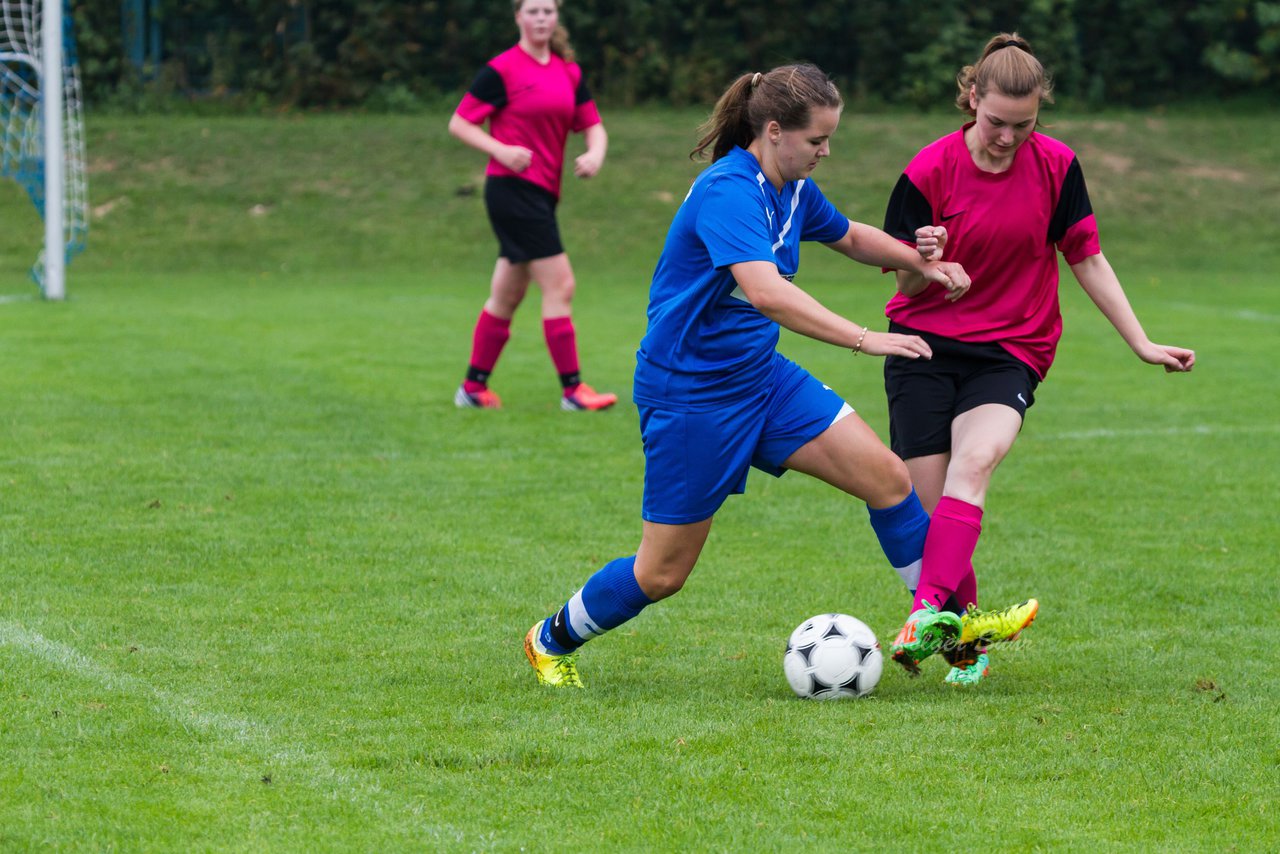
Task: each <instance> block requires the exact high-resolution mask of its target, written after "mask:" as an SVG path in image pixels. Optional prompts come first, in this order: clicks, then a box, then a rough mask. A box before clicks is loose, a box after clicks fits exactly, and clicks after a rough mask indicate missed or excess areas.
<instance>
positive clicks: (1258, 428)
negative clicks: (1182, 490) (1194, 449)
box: [1027, 424, 1280, 442]
mask: <svg viewBox="0 0 1280 854" xmlns="http://www.w3.org/2000/svg"><path fill="white" fill-rule="evenodd" d="M1238 433H1280V424H1240V425H1232V426H1226V425H1221V424H1187V425H1184V426H1181V427H1133V428H1121V429H1116V428H1111V427H1098V428H1096V429H1093V430H1067V431H1065V432H1062V433H1033V434H1031V435H1029V436H1028V437H1027V438H1029V439H1035V440H1039V441H1045V442H1060V441H1072V440H1087V439H1128V438H1138V437H1141V436H1227V435H1232V434H1238Z"/></svg>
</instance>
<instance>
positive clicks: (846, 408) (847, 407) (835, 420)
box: [827, 403, 853, 428]
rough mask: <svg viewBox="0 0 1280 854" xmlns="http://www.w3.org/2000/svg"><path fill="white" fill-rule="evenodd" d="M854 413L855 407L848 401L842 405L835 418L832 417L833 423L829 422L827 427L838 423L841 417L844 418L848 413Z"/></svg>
mask: <svg viewBox="0 0 1280 854" xmlns="http://www.w3.org/2000/svg"><path fill="white" fill-rule="evenodd" d="M852 414H853V407H852V406H850V405H849V404H848V403H846V404H845V405H844V406H842V407H840V411H839V412H837V413H836V417H835V418H832V419H831V423H830V424H828V425H827V427H828V428H830V427H834V426H836V424H838V423H840V419H841V418H844V417H845V416H846V415H852Z"/></svg>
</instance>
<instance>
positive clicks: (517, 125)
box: [456, 44, 600, 198]
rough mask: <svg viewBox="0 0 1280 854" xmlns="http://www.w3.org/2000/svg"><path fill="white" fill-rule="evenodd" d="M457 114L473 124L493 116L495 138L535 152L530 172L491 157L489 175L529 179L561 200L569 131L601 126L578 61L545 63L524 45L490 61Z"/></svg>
mask: <svg viewBox="0 0 1280 854" xmlns="http://www.w3.org/2000/svg"><path fill="white" fill-rule="evenodd" d="M456 112H457V114H458V115H459V116H461V117H462V118H464V119H466V120H467V121H469V122H471V123H472V124H477V125H478V124H483V123H484V122H485V120H486V119H487V120H488V121H489V133H490V134H491V135H492V136H493V138H494V139H496V140H498V141H499V142H502V143H505V144H507V145H521V146H524V147H525V148H527V149H529V150H530V151H532V152H533V162H532V163H531V164H530V165H529V168H528V169H526V170H525V171H524V172H512V171H511V170H510V169H508V168H507V167H505V166H503V165H502V164H501V163H499V162H498V161H496V160H493V159H490V160H489V167H488V169H486V170H485V174H486V175H495V176H502V177H516V178H523V179H524V180H526V181H530V182H532V183H534V184H537V185H538V186H539V187H542V188H544V189H545V190H547V191H548V192H550V193H551V194H552V195H554V196H555V197H556V198H559V197H560V173H561V171H562V170H563V169H564V146H565V141H566V140H567V139H568V138H569V134H570V133H571V132H572V133H578V132H580V131H584V130H586V129H587V128H589V127H592V126H593V125H598V124H600V113H599V112H598V111H597V110H596V105H595V101H593V100H592V99H591V93H590V92H589V91H588V90H587V84H586V82H585V81H584V80H583V79H582V69H581V68H579V67H578V64H577V63H574V62H565V61H564V60H563V59H561V58H560V57H559V56H556V55H555V54H551V59H550V61H548V62H547V64H546V65H543V64H542V63H540V62H538V60H536V59H534V58H533V57H532V56H530V55H529V54H527V53H525V51H524V49H523V48H521V47H520V45H518V44H517V45H515V46H514V47H512V48H510V49H509V50H506V51H503V52H502V53H500V54H498V55H497V56H495V57H494V58H493V59H491V60H489V63H488V64H487V65H485V67H484V68H482V69H481V70H480V73H479V74H477V75H476V78H475V80H474V81H473V82H472V84H471V89H470V90H469V91H468V92H467V93H466V94H465V95H463V96H462V103H460V104H459V105H458V109H457V111H456Z"/></svg>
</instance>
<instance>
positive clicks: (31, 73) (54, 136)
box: [0, 0, 89, 299]
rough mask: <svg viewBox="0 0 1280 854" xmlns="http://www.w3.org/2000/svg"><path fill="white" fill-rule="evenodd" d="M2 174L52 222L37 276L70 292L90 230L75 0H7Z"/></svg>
mask: <svg viewBox="0 0 1280 854" xmlns="http://www.w3.org/2000/svg"><path fill="white" fill-rule="evenodd" d="M0 14H3V20H2V21H0V144H2V151H0V175H3V176H5V177H8V178H12V179H13V180H15V181H17V182H18V184H20V185H21V186H22V188H23V189H24V190H26V192H27V195H28V196H29V197H30V198H31V201H32V203H33V204H35V206H36V210H37V211H39V213H40V216H41V217H42V218H43V219H44V221H45V241H44V249H43V250H42V251H41V252H40V254H39V257H37V259H36V261H35V264H34V265H33V266H32V268H31V277H32V278H33V279H35V281H36V284H38V285H39V286H40V290H41V292H42V293H43V294H44V295H45V296H46V297H49V298H51V299H61V298H62V296H63V287H64V285H63V271H64V268H65V266H66V262H67V261H68V260H70V259H71V257H72V256H73V255H75V254H76V253H78V252H80V251H81V250H83V249H84V245H85V238H86V236H87V235H88V230H89V217H88V207H89V201H88V188H87V184H86V180H85V154H84V105H83V101H82V99H81V94H80V71H79V64H78V62H77V61H76V49H75V39H74V37H73V31H72V25H71V3H70V0H0Z"/></svg>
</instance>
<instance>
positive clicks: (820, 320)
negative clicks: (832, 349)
mask: <svg viewBox="0 0 1280 854" xmlns="http://www.w3.org/2000/svg"><path fill="white" fill-rule="evenodd" d="M766 268H767V269H766ZM729 269H730V270H731V271H732V272H733V274H734V277H735V278H736V279H737V282H738V285H739V286H740V287H741V288H742V292H743V293H744V294H746V297H747V299H748V300H749V301H750V302H751V304H752V305H753V306H755V307H756V309H757V310H758V311H759V312H760V313H761V314H763V315H764V316H765V317H767V318H769V319H770V320H772V321H773V322H774V323H777V324H778V325H779V326H782V327H784V328H786V329H790V330H791V331H792V332H796V333H798V334H800V335H804V336H807V337H809V338H813V339H816V340H818V341H825V342H826V343H828V344H834V345H836V346H837V347H847V348H849V349H853V348H854V347H855V346H857V344H858V341H859V339H860V336H861V335H862V331H863V327H861V326H859V325H858V324H856V323H854V322H853V321H851V320H848V319H846V318H844V317H841V316H840V315H838V314H836V313H835V312H834V311H831V310H830V309H829V308H827V307H826V306H824V305H823V304H822V303H820V302H818V301H817V300H816V299H814V298H813V297H812V296H810V295H809V294H807V293H805V292H804V291H803V290H801V289H800V288H798V287H796V286H795V285H794V284H792V283H791V282H788V281H787V280H786V279H784V278H782V276H780V275H778V271H777V268H776V267H774V266H773V265H772V264H766V263H764V262H760V261H749V262H746V263H744V264H734V265H731V266H730V268H729Z"/></svg>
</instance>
